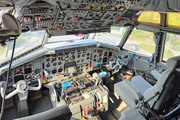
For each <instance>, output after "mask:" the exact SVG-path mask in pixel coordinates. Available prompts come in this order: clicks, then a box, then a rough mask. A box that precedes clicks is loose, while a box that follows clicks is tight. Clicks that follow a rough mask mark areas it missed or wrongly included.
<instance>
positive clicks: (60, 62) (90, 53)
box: [43, 47, 116, 82]
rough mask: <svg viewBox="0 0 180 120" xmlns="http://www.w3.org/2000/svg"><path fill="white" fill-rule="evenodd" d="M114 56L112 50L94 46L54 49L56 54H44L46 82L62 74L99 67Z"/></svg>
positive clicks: (56, 78)
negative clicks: (46, 73)
mask: <svg viewBox="0 0 180 120" xmlns="http://www.w3.org/2000/svg"><path fill="white" fill-rule="evenodd" d="M111 57H116V53H115V52H113V51H112V50H108V49H104V48H96V47H88V48H87V47H84V48H77V49H65V50H56V54H49V55H44V56H43V59H44V63H43V66H44V70H45V71H47V72H48V74H49V76H48V77H47V79H46V82H50V81H55V80H58V79H63V77H64V76H70V75H72V74H80V73H83V72H89V71H92V70H97V69H100V68H101V66H102V65H103V64H108V61H109V59H110V58H111Z"/></svg>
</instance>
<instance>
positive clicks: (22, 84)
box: [1, 79, 42, 99]
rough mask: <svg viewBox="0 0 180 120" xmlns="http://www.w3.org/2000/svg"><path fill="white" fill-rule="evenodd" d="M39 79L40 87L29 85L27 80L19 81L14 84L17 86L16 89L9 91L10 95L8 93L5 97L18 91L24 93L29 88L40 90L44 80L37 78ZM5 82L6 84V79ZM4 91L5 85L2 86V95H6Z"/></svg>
mask: <svg viewBox="0 0 180 120" xmlns="http://www.w3.org/2000/svg"><path fill="white" fill-rule="evenodd" d="M37 80H38V87H32V86H29V85H28V83H27V82H26V81H25V80H20V81H18V82H17V83H16V84H14V85H13V86H14V87H15V88H16V90H14V91H12V92H11V93H9V94H8V95H6V96H5V99H9V98H11V97H13V96H14V95H16V94H18V93H22V94H24V93H25V92H27V91H28V90H33V91H37V90H40V89H41V87H42V82H41V80H40V79H37ZM3 84H6V82H5V81H4V82H3ZM4 91H5V90H4V85H3V86H2V87H1V96H4Z"/></svg>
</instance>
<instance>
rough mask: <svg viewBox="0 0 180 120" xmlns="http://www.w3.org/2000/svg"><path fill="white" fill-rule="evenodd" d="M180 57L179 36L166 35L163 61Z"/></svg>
mask: <svg viewBox="0 0 180 120" xmlns="http://www.w3.org/2000/svg"><path fill="white" fill-rule="evenodd" d="M179 55H180V35H176V34H171V33H167V35H166V43H165V50H164V56H163V60H165V61H166V60H167V59H168V58H171V57H174V56H179Z"/></svg>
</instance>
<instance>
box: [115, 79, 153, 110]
mask: <svg viewBox="0 0 180 120" xmlns="http://www.w3.org/2000/svg"><path fill="white" fill-rule="evenodd" d="M130 83H131V84H132V85H133V86H135V87H136V88H137V89H138V90H139V91H140V92H141V94H142V95H144V92H145V91H146V90H147V89H148V88H150V87H152V85H151V84H149V83H148V82H147V81H146V80H145V79H143V78H142V77H141V76H135V77H133V78H132V81H131V82H130ZM114 94H115V95H116V96H120V98H121V99H122V100H123V101H124V102H125V103H126V104H127V105H128V106H129V107H136V104H135V102H134V101H135V96H133V95H132V94H131V93H130V92H129V91H128V89H127V88H126V87H125V86H124V85H123V83H122V82H118V83H116V84H115V85H114Z"/></svg>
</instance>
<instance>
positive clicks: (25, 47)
mask: <svg viewBox="0 0 180 120" xmlns="http://www.w3.org/2000/svg"><path fill="white" fill-rule="evenodd" d="M44 33H45V31H36V32H26V33H21V35H20V36H19V37H18V38H17V39H16V48H15V54H14V58H15V57H18V56H20V55H22V54H24V53H26V52H27V51H30V50H32V49H34V48H36V47H38V46H40V45H41V44H42V40H43V37H44ZM8 44H9V45H8ZM8 46H9V48H8ZM12 47H13V42H10V43H7V45H6V46H5V47H2V46H0V63H2V62H5V61H9V60H10V57H11V54H12ZM8 49H9V50H8ZM7 50H8V52H7ZM6 54H7V57H6Z"/></svg>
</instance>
